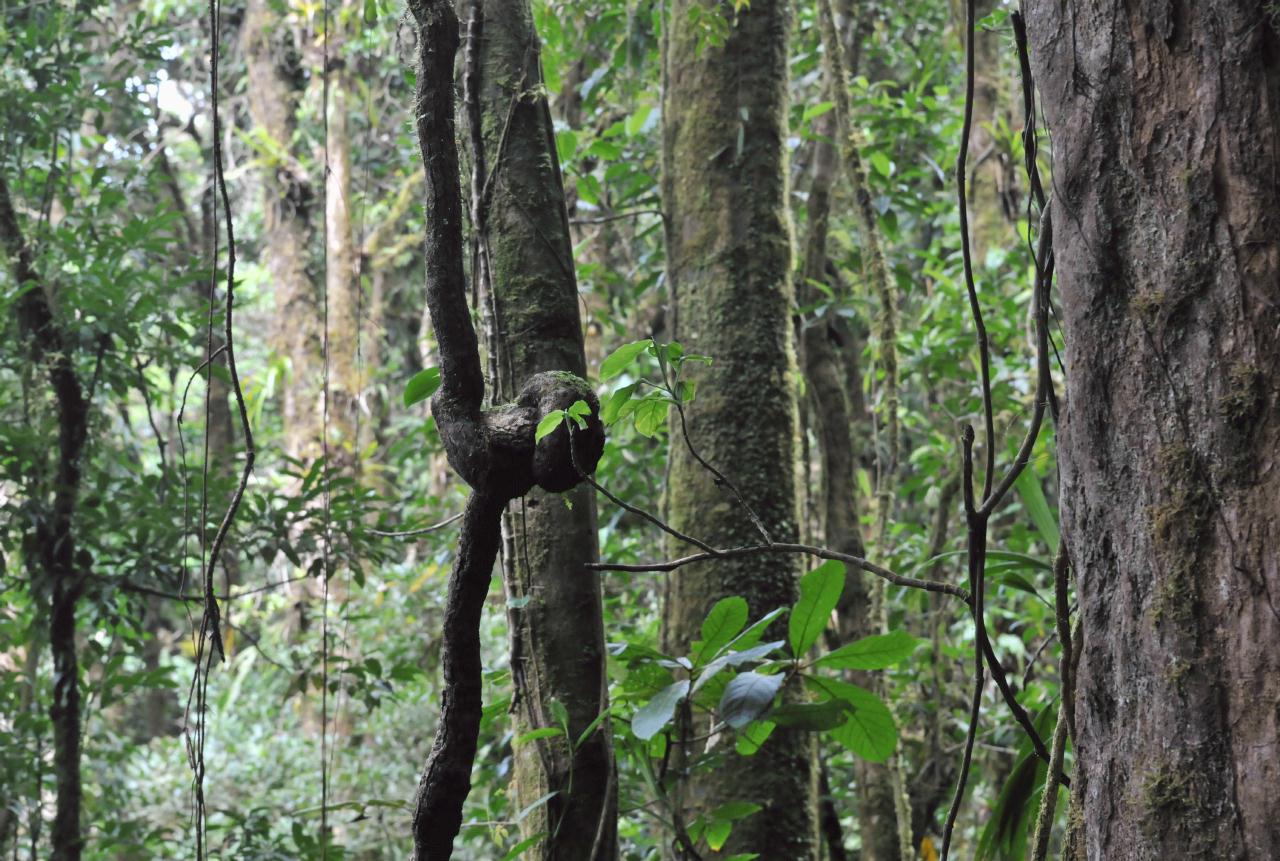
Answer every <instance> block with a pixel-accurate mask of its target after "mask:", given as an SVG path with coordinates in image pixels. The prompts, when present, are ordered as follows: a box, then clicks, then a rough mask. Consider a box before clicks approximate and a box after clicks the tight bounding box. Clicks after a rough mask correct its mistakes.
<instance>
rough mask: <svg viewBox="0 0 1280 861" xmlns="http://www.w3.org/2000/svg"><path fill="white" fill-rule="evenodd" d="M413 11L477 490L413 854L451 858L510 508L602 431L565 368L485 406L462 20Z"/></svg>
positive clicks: (431, 0)
mask: <svg viewBox="0 0 1280 861" xmlns="http://www.w3.org/2000/svg"><path fill="white" fill-rule="evenodd" d="M409 8H410V11H411V13H412V14H413V17H414V19H415V22H416V31H417V33H416V35H417V44H418V49H419V65H418V70H417V100H416V104H415V118H416V124H417V131H418V139H419V143H420V145H421V149H422V160H423V165H424V167H425V176H426V185H427V204H428V218H427V231H426V268H427V290H426V295H427V304H428V306H429V308H430V315H431V322H432V326H433V328H434V330H435V335H436V342H437V344H438V346H439V357H440V388H439V390H438V391H437V392H436V394H435V396H434V397H433V398H432V400H431V409H432V413H433V414H434V416H435V419H436V423H437V426H438V427H439V429H440V438H441V440H442V441H443V443H444V448H445V452H446V453H447V455H448V458H449V464H450V465H451V466H452V467H453V468H454V470H455V471H456V472H457V473H458V474H459V476H461V478H462V479H463V480H464V481H466V482H467V484H469V485H470V486H471V487H472V497H471V502H469V503H468V510H467V517H466V524H465V526H464V531H463V535H462V538H461V543H460V546H459V552H458V557H457V560H456V562H455V564H454V573H453V576H452V577H451V579H450V589H449V597H448V599H447V603H446V607H445V625H444V630H443V633H442V648H441V661H442V664H443V671H444V678H445V686H446V691H453V692H454V693H449V694H448V695H447V697H446V710H445V712H444V714H443V715H442V718H441V723H440V724H439V726H438V728H437V733H436V740H435V743H434V744H433V746H432V750H431V755H430V757H429V758H428V760H427V764H426V767H425V768H424V770H423V774H422V779H421V781H420V783H419V787H418V794H417V799H416V805H415V812H414V825H413V831H414V849H415V853H414V854H415V858H416V859H418V861H438V860H439V861H442V859H447V858H449V857H450V855H451V853H452V845H453V838H454V837H455V836H456V835H457V832H458V828H459V825H460V824H461V821H462V807H463V803H464V801H465V800H466V795H467V790H468V789H469V788H470V771H471V766H472V760H473V759H474V757H475V750H476V736H477V733H478V732H479V728H480V702H479V690H480V683H481V680H480V660H479V639H478V636H479V635H478V631H477V626H478V624H479V617H480V611H481V609H482V607H483V602H484V594H485V592H486V591H487V585H488V582H489V577H490V574H491V569H492V565H493V560H494V558H495V557H496V555H497V552H498V547H499V545H500V543H501V531H500V522H501V514H502V509H503V507H504V506H505V505H506V503H507V502H508V501H510V500H511V499H513V498H515V497H519V496H524V495H525V494H528V493H529V492H530V491H531V490H533V489H534V488H535V487H540V488H542V489H543V490H546V491H550V492H553V493H560V492H563V491H566V490H571V489H572V488H574V487H575V486H576V485H577V484H578V482H579V480H580V476H579V473H578V469H577V466H578V465H580V466H581V468H582V469H583V470H585V471H588V472H590V471H592V470H594V469H595V465H596V462H597V461H598V460H599V457H600V454H601V452H602V451H603V448H604V428H603V426H602V425H601V424H600V421H599V418H598V413H599V403H598V402H597V401H596V398H595V394H594V393H593V392H592V390H591V387H590V386H589V385H588V384H587V383H586V382H585V381H584V380H582V379H581V378H580V377H578V376H576V375H575V374H573V373H572V372H569V371H566V370H563V369H560V370H555V371H546V372H542V373H537V374H534V375H532V376H530V377H529V378H527V380H526V381H525V383H524V385H523V386H522V388H521V389H520V391H519V394H518V395H517V396H516V398H515V400H514V402H512V403H508V404H505V405H502V406H496V407H491V408H489V409H482V402H483V400H484V391H485V388H484V378H483V376H482V375H481V371H480V353H479V345H478V342H477V339H476V333H475V330H474V328H472V325H471V314H470V309H469V308H468V307H467V282H466V279H465V276H464V274H463V267H462V257H463V242H462V195H461V190H460V187H459V177H458V150H457V144H456V140H455V133H456V124H455V121H454V97H453V67H454V58H455V55H456V53H457V48H458V41H459V36H458V19H457V16H456V14H455V13H454V10H453V6H452V4H451V2H450V0H412V2H410V4H409ZM578 400H583V401H586V402H587V404H588V406H589V407H590V409H591V413H590V416H589V418H588V419H587V422H586V427H585V428H583V429H582V430H578V429H577V428H573V427H572V425H571V424H570V423H568V422H566V423H564V424H562V425H561V426H560V427H559V428H558V429H557V430H556V431H554V432H553V433H551V434H550V435H549V436H547V437H546V438H545V439H543V440H542V441H540V442H536V443H535V441H534V429H535V427H536V426H537V424H538V422H539V421H540V420H541V419H542V418H544V417H545V416H546V415H547V414H548V413H550V412H552V411H554V410H564V409H566V408H568V407H569V406H570V405H571V404H573V403H574V402H575V401H578ZM548 507H550V503H549V505H548ZM579 825H580V823H576V822H575V823H572V824H571V825H570V827H574V826H579Z"/></svg>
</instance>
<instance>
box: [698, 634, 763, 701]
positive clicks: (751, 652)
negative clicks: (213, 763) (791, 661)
mask: <svg viewBox="0 0 1280 861" xmlns="http://www.w3.org/2000/svg"><path fill="white" fill-rule="evenodd" d="M781 646H782V640H775V641H774V642H772V643H761V644H760V645H756V646H752V647H751V648H749V649H743V650H741V651H738V650H736V649H735V650H731V651H728V652H725V653H724V654H723V655H721V656H720V657H718V658H716V659H715V660H714V661H712V662H711V663H709V664H707V668H706V669H705V670H703V671H702V674H701V675H699V676H698V681H697V682H696V683H695V684H694V686H693V689H694V690H695V691H698V690H701V689H702V686H703V685H705V684H706V683H707V682H709V681H711V679H712V677H713V676H715V674H716V673H718V672H720V671H721V670H723V669H724V668H725V667H736V666H738V665H740V664H745V663H748V662H750V661H758V660H760V659H762V658H764V657H765V656H766V655H769V654H770V653H772V652H773V651H774V650H776V649H778V648H780V647H781Z"/></svg>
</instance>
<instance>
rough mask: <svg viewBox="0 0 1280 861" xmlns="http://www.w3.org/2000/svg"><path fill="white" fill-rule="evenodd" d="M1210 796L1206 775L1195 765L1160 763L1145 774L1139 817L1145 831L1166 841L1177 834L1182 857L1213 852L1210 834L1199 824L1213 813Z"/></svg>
mask: <svg viewBox="0 0 1280 861" xmlns="http://www.w3.org/2000/svg"><path fill="white" fill-rule="evenodd" d="M1207 796H1208V793H1207V792H1206V788H1205V785H1204V779H1203V777H1201V776H1200V773H1199V772H1198V771H1197V770H1196V769H1195V768H1194V767H1191V766H1183V765H1179V764H1175V763H1172V762H1161V763H1159V764H1157V765H1156V766H1155V767H1154V768H1153V769H1151V770H1150V771H1149V772H1148V773H1147V774H1146V775H1145V776H1144V777H1143V778H1142V784H1141V789H1140V799H1139V800H1140V804H1141V807H1142V810H1141V812H1140V813H1139V814H1138V818H1139V821H1140V823H1141V825H1140V827H1141V829H1142V832H1143V834H1145V835H1146V836H1147V837H1148V838H1149V839H1151V840H1152V841H1157V840H1158V841H1160V842H1161V843H1164V844H1169V843H1170V837H1171V835H1177V836H1178V837H1180V838H1182V842H1181V843H1180V847H1181V849H1182V851H1183V852H1184V853H1185V854H1184V856H1183V857H1197V856H1204V855H1207V854H1209V853H1211V852H1212V848H1213V847H1212V846H1211V845H1209V836H1208V834H1207V833H1206V832H1205V831H1204V830H1203V828H1202V827H1200V823H1202V822H1203V821H1205V820H1206V819H1208V818H1209V817H1210V812H1211V811H1210V810H1209V809H1208V808H1209V806H1210V805H1209V803H1208V800H1207Z"/></svg>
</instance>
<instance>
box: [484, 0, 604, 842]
mask: <svg viewBox="0 0 1280 861" xmlns="http://www.w3.org/2000/svg"><path fill="white" fill-rule="evenodd" d="M471 15H472V19H471V20H470V21H469V22H468V24H467V26H468V32H469V33H470V37H469V41H470V44H468V47H467V57H468V59H467V62H466V63H465V64H464V65H465V72H464V74H466V75H468V76H469V81H468V85H467V87H466V91H467V92H468V94H469V96H470V97H471V98H472V99H473V100H474V105H473V106H471V110H470V113H471V116H472V118H473V122H474V119H475V117H476V114H477V113H478V115H479V128H478V129H473V140H475V142H476V144H477V145H478V147H479V149H480V152H479V153H478V154H476V155H475V156H474V164H475V172H474V175H473V182H475V183H479V186H480V187H479V195H478V196H476V197H473V200H475V202H476V206H477V208H478V212H477V217H476V218H475V221H476V223H477V228H478V231H479V243H480V253H481V255H483V257H484V262H483V264H482V265H481V266H480V271H481V272H482V273H484V274H485V275H486V276H487V277H486V279H485V282H484V283H483V284H482V285H481V287H482V293H483V294H487V298H488V299H489V300H490V301H491V302H492V307H493V323H494V325H495V327H496V330H497V331H496V332H495V333H494V334H495V337H494V339H493V346H494V348H495V353H496V360H497V361H496V366H497V380H496V384H497V389H498V392H499V397H500V398H501V399H506V398H509V397H511V396H512V395H514V394H515V389H516V387H517V386H518V385H519V383H520V382H521V381H522V380H526V379H528V378H529V377H531V376H532V375H534V374H538V373H541V372H544V371H568V372H570V373H572V374H574V375H576V376H579V377H585V376H586V359H585V356H584V352H583V336H582V324H581V318H580V315H579V310H578V285H577V279H576V277H575V275H574V266H573V245H572V243H571V241H570V235H569V219H568V214H567V211H566V206H565V196H564V187H563V182H562V179H561V175H560V168H559V164H558V162H557V158H556V149H555V142H554V141H555V139H554V131H553V128H552V122H551V114H550V110H549V107H548V104H547V99H546V95H545V91H543V90H542V89H541V85H542V77H541V67H540V63H539V53H538V40H537V34H536V33H535V32H534V27H533V16H532V12H531V9H530V5H529V0H480V2H476V3H475V4H474V5H473V6H472V7H471ZM477 132H478V135H477V134H476V133H477ZM473 195H475V192H474V191H473ZM567 500H568V501H569V502H570V503H571V506H566V505H565V502H564V501H562V500H561V499H559V498H557V495H556V494H552V493H549V492H547V491H545V490H541V489H538V488H534V489H532V490H530V491H529V492H528V493H527V494H525V495H524V496H523V497H522V498H521V500H520V502H519V504H518V506H517V505H513V506H512V510H511V512H510V513H509V514H508V520H507V524H508V531H509V535H510V536H511V541H510V543H509V545H508V546H509V549H511V550H512V551H513V552H512V553H511V554H510V555H511V558H510V559H508V560H507V564H506V574H507V579H508V582H507V594H508V595H509V596H510V597H511V598H518V599H522V600H527V603H524V604H523V606H519V607H514V608H511V609H510V610H509V613H510V618H511V629H510V637H511V655H512V674H513V681H514V684H515V688H516V697H517V698H518V700H519V702H518V704H517V709H516V715H517V727H518V729H517V731H527V730H531V729H537V728H541V727H554V726H558V725H559V721H558V720H557V719H556V717H555V712H554V710H553V706H552V704H553V703H554V702H559V703H560V704H562V705H563V706H564V708H565V711H566V712H567V714H568V719H569V738H568V739H565V738H552V739H541V740H538V741H535V742H533V743H530V744H527V745H523V746H521V747H520V748H519V749H518V750H517V751H516V752H515V773H514V784H515V804H516V806H517V807H519V808H521V809H524V808H526V807H528V806H530V805H532V804H534V802H536V801H537V800H538V799H540V798H543V797H545V796H546V795H547V794H548V793H555V795H553V796H552V797H551V798H550V799H549V800H548V801H547V802H546V803H545V804H543V805H540V806H538V807H536V808H534V810H533V811H532V812H531V813H530V814H529V815H528V816H526V817H525V818H524V820H522V822H521V825H520V827H521V833H522V835H524V836H525V837H526V838H527V837H531V836H533V835H535V834H538V833H546V834H547V837H546V839H544V840H542V841H541V842H539V843H538V844H537V845H536V846H535V847H533V848H531V849H530V850H529V851H528V852H526V855H527V856H528V857H530V858H540V859H547V861H550V859H565V861H594V859H610V858H614V857H616V856H617V852H618V849H617V786H616V782H615V779H614V763H613V749H612V738H611V734H610V727H609V725H608V722H607V721H605V722H603V723H602V724H601V728H600V729H599V730H597V731H596V732H595V733H593V734H592V736H591V737H590V738H589V739H587V740H586V741H585V742H584V743H583V744H582V745H581V746H580V747H577V748H576V749H573V748H572V746H571V744H570V741H571V740H575V739H577V737H578V736H579V735H580V734H581V733H582V732H583V731H584V730H585V729H586V728H587V727H588V726H589V725H590V724H591V723H592V722H593V721H595V720H596V718H597V717H598V716H599V715H600V713H601V712H602V711H603V710H604V709H606V708H607V707H608V686H607V678H606V672H605V661H606V655H605V644H604V621H603V617H602V615H601V594H600V578H599V575H598V574H596V573H594V572H591V571H588V570H587V569H586V568H585V567H584V566H585V565H586V564H587V563H590V562H594V561H595V560H596V557H597V546H596V540H597V539H596V510H595V497H594V494H593V493H591V491H590V489H589V488H587V487H579V488H577V489H575V490H573V491H570V492H569V493H568V495H567Z"/></svg>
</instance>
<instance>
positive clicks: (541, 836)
mask: <svg viewBox="0 0 1280 861" xmlns="http://www.w3.org/2000/svg"><path fill="white" fill-rule="evenodd" d="M546 837H547V832H545V831H539V832H538V833H537V834H535V835H533V836H532V837H526V838H525V839H523V840H521V841H520V842H519V843H517V844H516V845H515V846H512V847H511V851H510V852H508V853H507V854H506V855H503V856H502V861H515V859H517V858H519V857H520V853H522V852H524V851H525V850H526V849H532V848H533V847H534V846H536V845H538V844H539V843H541V842H542V841H543V840H545V839H546Z"/></svg>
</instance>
